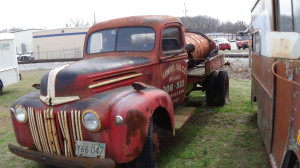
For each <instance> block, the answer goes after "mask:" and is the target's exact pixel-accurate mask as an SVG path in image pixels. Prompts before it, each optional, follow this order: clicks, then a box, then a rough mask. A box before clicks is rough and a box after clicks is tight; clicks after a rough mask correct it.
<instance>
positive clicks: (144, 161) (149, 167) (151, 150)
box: [136, 118, 159, 168]
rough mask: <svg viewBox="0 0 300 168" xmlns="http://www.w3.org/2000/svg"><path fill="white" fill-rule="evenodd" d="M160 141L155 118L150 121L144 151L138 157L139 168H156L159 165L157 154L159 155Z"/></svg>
mask: <svg viewBox="0 0 300 168" xmlns="http://www.w3.org/2000/svg"><path fill="white" fill-rule="evenodd" d="M158 143H159V138H158V134H157V132H156V128H155V124H154V121H153V118H151V120H150V123H149V129H148V135H147V138H146V142H145V144H144V147H143V151H142V153H141V154H140V156H139V157H138V158H137V160H136V163H137V166H136V167H137V168H155V167H157V155H158V152H159V150H158Z"/></svg>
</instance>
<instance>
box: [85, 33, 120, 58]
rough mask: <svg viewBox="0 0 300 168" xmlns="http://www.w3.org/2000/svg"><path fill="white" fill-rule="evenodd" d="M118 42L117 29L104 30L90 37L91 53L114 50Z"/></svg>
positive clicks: (89, 48)
mask: <svg viewBox="0 0 300 168" xmlns="http://www.w3.org/2000/svg"><path fill="white" fill-rule="evenodd" d="M115 43H116V29H109V30H102V31H99V32H95V33H93V34H92V35H91V36H90V37H89V42H88V50H87V52H88V53H89V54H94V53H100V52H109V51H114V48H115Z"/></svg>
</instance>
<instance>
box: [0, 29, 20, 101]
mask: <svg viewBox="0 0 300 168" xmlns="http://www.w3.org/2000/svg"><path fill="white" fill-rule="evenodd" d="M14 38H15V37H14V34H12V33H0V95H1V94H2V89H3V87H5V86H8V85H10V84H13V83H16V82H18V81H19V80H20V78H19V68H18V62H17V57H16V49H15V43H14Z"/></svg>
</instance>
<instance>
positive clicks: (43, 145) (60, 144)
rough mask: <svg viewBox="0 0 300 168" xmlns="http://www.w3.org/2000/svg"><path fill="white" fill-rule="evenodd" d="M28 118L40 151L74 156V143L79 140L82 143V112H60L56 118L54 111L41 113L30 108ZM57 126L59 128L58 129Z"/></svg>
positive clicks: (49, 110) (47, 110)
mask: <svg viewBox="0 0 300 168" xmlns="http://www.w3.org/2000/svg"><path fill="white" fill-rule="evenodd" d="M68 115H70V117H68ZM55 117H57V119H56V118H55ZM28 118H29V124H30V130H31V134H32V137H33V141H34V144H35V146H36V148H37V150H38V151H40V152H45V153H48V154H57V155H65V156H74V149H75V144H74V143H75V142H76V141H77V140H79V141H82V131H81V115H80V111H77V110H74V111H73V110H72V111H71V113H67V112H66V111H60V112H58V113H57V115H56V116H54V114H53V109H46V110H44V111H41V110H36V109H33V108H28ZM69 120H71V121H69ZM56 121H58V124H56ZM57 125H58V126H59V128H56V126H57ZM59 133H60V134H61V136H59V135H60V134H59Z"/></svg>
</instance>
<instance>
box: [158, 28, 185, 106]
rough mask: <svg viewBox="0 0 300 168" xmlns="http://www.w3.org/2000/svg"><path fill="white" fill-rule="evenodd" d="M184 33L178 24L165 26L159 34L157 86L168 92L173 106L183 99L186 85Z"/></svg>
mask: <svg viewBox="0 0 300 168" xmlns="http://www.w3.org/2000/svg"><path fill="white" fill-rule="evenodd" d="M184 47H185V41H184V32H183V30H182V25H180V24H179V23H172V24H167V25H166V26H165V27H164V29H163V31H162V34H161V42H160V54H159V56H160V65H159V72H160V74H159V75H161V77H160V78H159V80H161V81H159V84H160V85H161V88H163V89H164V90H165V91H166V92H168V93H169V94H170V96H171V98H172V100H173V103H174V105H176V104H179V103H181V102H182V101H183V100H184V97H185V86H186V83H187V74H186V72H187V53H186V52H185V49H184Z"/></svg>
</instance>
